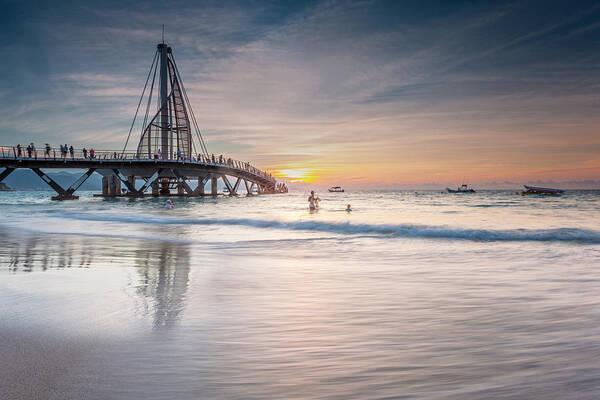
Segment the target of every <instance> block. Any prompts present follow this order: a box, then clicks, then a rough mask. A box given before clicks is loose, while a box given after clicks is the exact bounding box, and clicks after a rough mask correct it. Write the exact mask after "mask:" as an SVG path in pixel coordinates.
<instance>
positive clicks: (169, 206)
mask: <svg viewBox="0 0 600 400" xmlns="http://www.w3.org/2000/svg"><path fill="white" fill-rule="evenodd" d="M174 209H175V204H173V202H172V201H171V200H167V202H166V203H165V210H174Z"/></svg>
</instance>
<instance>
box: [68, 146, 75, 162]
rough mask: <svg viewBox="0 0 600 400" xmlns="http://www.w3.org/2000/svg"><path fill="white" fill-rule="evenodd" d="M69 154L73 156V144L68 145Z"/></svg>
mask: <svg viewBox="0 0 600 400" xmlns="http://www.w3.org/2000/svg"><path fill="white" fill-rule="evenodd" d="M69 154H71V158H72V159H73V158H75V150H74V149H73V145H71V146H69Z"/></svg>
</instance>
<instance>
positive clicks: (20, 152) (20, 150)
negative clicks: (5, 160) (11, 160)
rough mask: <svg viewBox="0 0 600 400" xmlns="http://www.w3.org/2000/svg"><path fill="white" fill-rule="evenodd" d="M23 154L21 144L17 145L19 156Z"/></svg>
mask: <svg viewBox="0 0 600 400" xmlns="http://www.w3.org/2000/svg"><path fill="white" fill-rule="evenodd" d="M22 155H23V150H22V149H21V144H18V145H17V157H19V158H21V156H22Z"/></svg>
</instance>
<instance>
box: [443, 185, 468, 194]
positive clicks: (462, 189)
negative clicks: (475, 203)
mask: <svg viewBox="0 0 600 400" xmlns="http://www.w3.org/2000/svg"><path fill="white" fill-rule="evenodd" d="M446 191H447V192H448V193H475V189H473V188H472V187H469V185H467V184H466V183H463V184H462V185H460V186H459V187H458V188H456V190H454V189H450V188H446Z"/></svg>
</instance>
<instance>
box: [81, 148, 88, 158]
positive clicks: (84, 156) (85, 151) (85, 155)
mask: <svg viewBox="0 0 600 400" xmlns="http://www.w3.org/2000/svg"><path fill="white" fill-rule="evenodd" d="M81 151H82V152H83V158H87V149H86V148H85V147H84V148H83V150H81Z"/></svg>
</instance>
